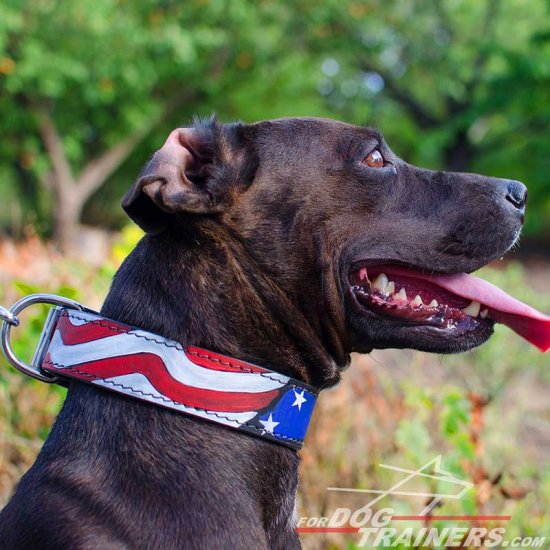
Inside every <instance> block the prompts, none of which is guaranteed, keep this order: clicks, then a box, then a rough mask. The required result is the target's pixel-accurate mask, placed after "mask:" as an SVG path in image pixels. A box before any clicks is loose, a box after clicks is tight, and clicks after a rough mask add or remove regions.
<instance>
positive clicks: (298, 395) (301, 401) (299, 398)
mask: <svg viewBox="0 0 550 550" xmlns="http://www.w3.org/2000/svg"><path fill="white" fill-rule="evenodd" d="M304 392H305V390H302V393H298V392H297V391H296V390H294V397H295V398H296V399H295V400H294V403H292V406H293V407H298V410H299V411H301V410H302V405H303V404H304V403H305V402H306V401H307V399H306V398H305V397H304Z"/></svg>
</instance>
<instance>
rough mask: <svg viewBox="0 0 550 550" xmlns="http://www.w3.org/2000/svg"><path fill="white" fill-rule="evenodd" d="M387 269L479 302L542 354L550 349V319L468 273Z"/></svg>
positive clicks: (498, 320)
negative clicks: (435, 272)
mask: <svg viewBox="0 0 550 550" xmlns="http://www.w3.org/2000/svg"><path fill="white" fill-rule="evenodd" d="M377 268H378V266H377ZM383 270H384V273H386V274H390V273H395V274H396V275H403V276H407V275H408V276H409V277H414V278H415V279H423V280H426V281H429V282H431V283H433V284H434V285H437V286H439V287H441V288H443V289H445V290H447V291H449V292H452V293H453V294H456V295H457V296H461V297H462V298H466V299H468V300H476V301H478V302H479V303H480V304H482V306H481V308H482V309H483V306H485V307H486V308H488V309H489V316H490V317H491V318H492V319H494V320H495V321H496V322H498V323H502V324H503V325H506V326H508V327H510V328H511V329H512V330H513V331H514V332H516V333H517V334H519V335H520V336H522V337H523V338H525V339H526V340H527V341H528V342H530V343H531V344H533V345H535V346H537V348H539V349H540V350H541V351H543V352H545V351H548V350H549V349H550V317H549V316H548V315H544V313H541V312H540V311H537V310H536V309H534V308H532V307H531V306H528V305H527V304H524V303H523V302H520V301H519V300H516V299H515V298H512V296H510V295H508V294H506V292H504V291H503V290H501V289H500V288H498V287H496V286H495V285H493V284H491V283H488V282H487V281H484V280H483V279H480V278H479V277H474V276H473V275H466V273H460V274H457V275H427V274H424V273H419V272H416V271H411V270H408V269H405V268H401V267H397V266H383Z"/></svg>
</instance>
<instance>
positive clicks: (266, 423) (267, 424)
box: [260, 414, 280, 434]
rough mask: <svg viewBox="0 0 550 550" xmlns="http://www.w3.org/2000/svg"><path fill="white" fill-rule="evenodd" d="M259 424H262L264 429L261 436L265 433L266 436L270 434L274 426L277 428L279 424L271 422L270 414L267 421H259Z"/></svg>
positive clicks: (271, 416)
mask: <svg viewBox="0 0 550 550" xmlns="http://www.w3.org/2000/svg"><path fill="white" fill-rule="evenodd" d="M260 424H263V425H264V428H265V429H264V431H263V432H262V434H265V432H267V433H268V434H272V433H273V430H274V429H275V426H278V425H279V424H280V422H275V421H274V420H273V415H272V414H270V415H269V418H268V419H267V420H260Z"/></svg>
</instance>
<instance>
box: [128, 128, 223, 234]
mask: <svg viewBox="0 0 550 550" xmlns="http://www.w3.org/2000/svg"><path fill="white" fill-rule="evenodd" d="M214 157H215V147H214V131H213V129H211V128H177V129H176V130H174V131H173V132H172V133H171V134H170V135H169V136H168V139H167V140H166V142H165V143H164V145H163V146H162V147H161V149H159V150H158V151H157V152H156V153H155V155H154V156H153V158H152V159H151V161H150V162H149V163H148V164H147V165H146V166H145V168H144V169H143V170H142V172H141V174H140V175H139V177H138V179H137V181H136V182H135V183H134V185H133V186H132V188H131V189H130V190H129V191H128V192H127V193H126V195H125V196H124V198H123V200H122V207H123V208H124V210H125V211H126V213H127V214H128V215H129V216H130V217H131V218H132V219H133V220H134V221H135V222H136V223H137V224H138V225H139V226H140V227H141V228H142V229H144V230H145V231H147V232H148V233H152V234H157V233H161V232H162V231H164V230H165V229H166V227H167V225H168V219H169V217H170V214H175V213H178V212H179V213H182V212H187V213H194V214H213V213H216V212H220V211H221V210H223V207H224V204H223V197H221V196H220V193H221V192H219V191H218V190H217V186H216V185H215V183H216V182H215V181H214V182H212V181H211V180H212V178H211V177H210V176H211V175H212V173H213V172H215V168H214V163H215V161H216V159H215V158H214Z"/></svg>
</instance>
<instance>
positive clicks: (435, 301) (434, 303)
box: [430, 300, 439, 307]
mask: <svg viewBox="0 0 550 550" xmlns="http://www.w3.org/2000/svg"><path fill="white" fill-rule="evenodd" d="M438 306H439V303H438V302H437V300H432V301H431V302H430V307H438Z"/></svg>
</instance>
